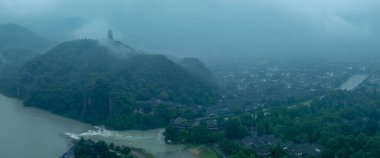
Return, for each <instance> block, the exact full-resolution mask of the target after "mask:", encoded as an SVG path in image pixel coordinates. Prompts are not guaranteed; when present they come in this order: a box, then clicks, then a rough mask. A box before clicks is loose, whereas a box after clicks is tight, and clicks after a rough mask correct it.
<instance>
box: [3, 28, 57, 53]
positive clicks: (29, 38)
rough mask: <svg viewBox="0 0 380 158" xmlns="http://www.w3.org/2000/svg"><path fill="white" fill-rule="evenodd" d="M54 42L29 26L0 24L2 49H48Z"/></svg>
mask: <svg viewBox="0 0 380 158" xmlns="http://www.w3.org/2000/svg"><path fill="white" fill-rule="evenodd" d="M51 43H52V42H51V41H49V40H48V39H45V38H44V37H41V36H39V35H37V34H36V33H34V32H32V31H30V30H29V29H27V28H24V27H22V26H19V25H16V24H1V25H0V50H6V49H20V48H23V49H32V50H43V49H46V48H47V47H48V46H49V45H50V44H51Z"/></svg>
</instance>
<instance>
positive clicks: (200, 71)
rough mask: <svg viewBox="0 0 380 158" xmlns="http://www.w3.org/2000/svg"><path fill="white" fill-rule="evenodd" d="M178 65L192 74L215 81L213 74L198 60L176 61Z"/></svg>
mask: <svg viewBox="0 0 380 158" xmlns="http://www.w3.org/2000/svg"><path fill="white" fill-rule="evenodd" d="M176 63H177V64H179V65H181V66H183V67H185V68H186V69H188V70H190V71H191V72H193V73H195V74H197V75H200V76H202V77H204V78H205V79H208V80H214V79H215V76H213V74H212V72H211V71H210V70H209V69H208V68H207V67H206V66H205V65H204V64H203V62H202V61H200V60H199V59H197V58H182V59H179V60H176Z"/></svg>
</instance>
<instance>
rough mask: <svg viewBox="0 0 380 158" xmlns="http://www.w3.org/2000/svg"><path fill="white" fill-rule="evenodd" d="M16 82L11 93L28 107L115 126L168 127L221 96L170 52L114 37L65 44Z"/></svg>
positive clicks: (31, 64)
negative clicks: (148, 50) (153, 51)
mask: <svg viewBox="0 0 380 158" xmlns="http://www.w3.org/2000/svg"><path fill="white" fill-rule="evenodd" d="M15 81H16V82H15V83H12V84H11V85H12V87H10V88H9V89H8V93H9V94H10V95H13V96H17V97H19V98H22V99H23V100H24V104H25V105H26V106H34V107H38V108H42V109H45V110H49V111H51V112H53V113H56V114H60V115H63V116H67V117H71V118H74V119H78V120H82V121H85V122H89V123H92V124H105V125H106V126H107V127H109V128H113V129H148V128H157V127H164V126H165V125H166V124H167V123H168V122H169V121H170V119H173V118H175V117H177V116H178V115H180V114H181V113H189V112H188V111H186V109H190V110H191V109H197V108H193V107H198V105H202V106H207V105H211V104H214V103H215V101H216V99H217V97H218V95H217V92H216V86H215V85H213V84H212V83H211V82H209V81H208V80H206V79H204V78H202V77H199V76H198V75H197V74H195V73H192V72H191V71H189V70H187V69H185V68H184V67H181V66H179V65H177V64H175V63H174V62H172V61H171V60H169V59H167V58H166V57H165V56H162V55H148V54H142V53H139V52H137V51H135V50H134V49H132V48H129V47H127V46H124V45H122V44H121V43H120V42H113V41H107V42H98V41H95V40H76V41H71V42H66V43H63V44H60V45H58V46H56V47H55V48H53V49H51V50H50V51H48V52H47V53H46V54H44V55H40V56H38V57H36V58H33V59H32V60H31V61H28V62H27V63H26V64H25V65H24V66H23V67H22V68H21V69H20V71H19V72H18V75H17V79H16V80H15ZM179 107H180V108H179ZM190 107H191V108H190Z"/></svg>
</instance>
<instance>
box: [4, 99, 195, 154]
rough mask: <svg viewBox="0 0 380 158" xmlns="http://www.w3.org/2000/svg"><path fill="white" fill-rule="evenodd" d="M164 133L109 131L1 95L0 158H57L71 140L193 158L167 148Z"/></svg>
mask: <svg viewBox="0 0 380 158" xmlns="http://www.w3.org/2000/svg"><path fill="white" fill-rule="evenodd" d="M162 132H163V129H155V130H147V131H138V130H131V131H109V130H105V129H102V128H98V127H93V126H91V125H89V124H85V123H81V122H78V121H75V120H71V119H68V118H64V117H61V116H57V115H54V114H51V113H49V112H46V111H43V110H39V109H35V108H29V107H24V106H23V104H22V102H21V101H19V100H16V99H12V98H8V97H5V96H3V95H0V158H21V157H28V158H55V157H59V156H61V155H62V154H63V153H64V152H65V151H66V149H67V147H68V143H69V141H70V139H69V138H68V136H71V137H79V136H82V137H85V138H91V139H95V140H104V141H106V142H109V143H111V142H112V143H114V144H116V145H127V146H132V147H136V148H143V149H145V150H146V151H147V152H149V153H152V154H153V155H155V156H156V157H158V158H164V157H165V158H177V157H178V158H194V156H192V155H191V154H190V153H188V152H186V151H183V150H182V149H183V148H184V146H183V145H167V144H165V142H164V137H163V135H162Z"/></svg>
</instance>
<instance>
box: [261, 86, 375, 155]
mask: <svg viewBox="0 0 380 158" xmlns="http://www.w3.org/2000/svg"><path fill="white" fill-rule="evenodd" d="M379 111H380V94H379V93H378V92H376V91H369V90H367V89H357V90H355V91H336V92H334V93H332V94H329V95H327V96H324V97H321V98H318V99H315V100H314V101H313V102H312V103H311V104H301V105H297V106H291V107H274V108H272V109H271V110H270V112H265V113H264V112H261V113H258V114H256V117H257V118H256V121H255V124H256V126H257V129H258V131H259V132H261V133H274V134H276V135H277V136H279V137H281V138H284V139H287V140H292V141H295V142H298V143H304V142H315V143H319V144H322V145H324V146H325V148H326V150H325V151H324V153H323V154H322V156H323V157H326V158H329V157H331V158H333V157H347V158H350V157H355V158H356V157H373V158H375V157H380V133H379V132H380V130H379V121H380V113H379Z"/></svg>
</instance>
